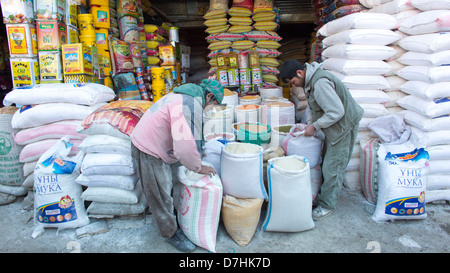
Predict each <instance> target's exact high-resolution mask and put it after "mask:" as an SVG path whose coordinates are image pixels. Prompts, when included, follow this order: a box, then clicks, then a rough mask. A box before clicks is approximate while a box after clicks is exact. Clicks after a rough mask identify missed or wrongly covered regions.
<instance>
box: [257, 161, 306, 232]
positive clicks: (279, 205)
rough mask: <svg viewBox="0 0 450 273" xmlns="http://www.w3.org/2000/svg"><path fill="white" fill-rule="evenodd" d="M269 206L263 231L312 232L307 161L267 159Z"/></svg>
mask: <svg viewBox="0 0 450 273" xmlns="http://www.w3.org/2000/svg"><path fill="white" fill-rule="evenodd" d="M267 181H268V187H269V196H270V198H269V205H268V209H267V213H266V217H265V220H264V223H263V225H262V229H263V230H264V231H281V232H298V231H304V230H308V229H312V228H313V227H314V226H315V225H314V221H313V219H312V193H311V177H310V169H309V164H308V160H307V159H306V158H304V157H301V156H296V155H293V156H286V157H277V158H272V159H269V161H268V168H267Z"/></svg>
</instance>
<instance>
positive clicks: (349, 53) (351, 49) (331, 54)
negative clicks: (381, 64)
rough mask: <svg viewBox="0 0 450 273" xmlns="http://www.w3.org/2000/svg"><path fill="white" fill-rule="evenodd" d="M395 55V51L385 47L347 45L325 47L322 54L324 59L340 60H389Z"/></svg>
mask: <svg viewBox="0 0 450 273" xmlns="http://www.w3.org/2000/svg"><path fill="white" fill-rule="evenodd" d="M396 54H397V50H396V49H395V48H393V47H390V46H385V45H348V44H338V45H333V46H330V47H327V48H325V49H324V51H323V52H322V57H325V58H341V59H347V60H375V61H384V60H389V59H390V58H392V57H394V56H395V55H396Z"/></svg>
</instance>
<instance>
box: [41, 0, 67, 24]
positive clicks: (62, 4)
mask: <svg viewBox="0 0 450 273" xmlns="http://www.w3.org/2000/svg"><path fill="white" fill-rule="evenodd" d="M34 4H35V8H34V18H35V19H36V21H38V20H58V21H60V22H65V21H66V18H65V14H66V1H61V0H35V2H34Z"/></svg>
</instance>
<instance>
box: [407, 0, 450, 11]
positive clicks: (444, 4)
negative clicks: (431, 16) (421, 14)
mask: <svg viewBox="0 0 450 273" xmlns="http://www.w3.org/2000/svg"><path fill="white" fill-rule="evenodd" d="M411 4H412V5H413V6H414V7H416V8H417V9H420V10H423V11H427V10H434V9H450V2H449V1H447V0H411Z"/></svg>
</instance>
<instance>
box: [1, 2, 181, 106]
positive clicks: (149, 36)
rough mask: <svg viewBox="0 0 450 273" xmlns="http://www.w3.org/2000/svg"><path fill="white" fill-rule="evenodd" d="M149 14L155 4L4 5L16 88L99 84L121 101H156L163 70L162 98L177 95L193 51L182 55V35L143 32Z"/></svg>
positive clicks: (153, 29)
mask: <svg viewBox="0 0 450 273" xmlns="http://www.w3.org/2000/svg"><path fill="white" fill-rule="evenodd" d="M150 6H151V4H150V2H149V1H148V0H145V1H141V0H91V1H89V2H88V3H87V2H86V1H77V0H67V1H64V5H63V4H62V2H61V1H56V0H55V1H43V0H36V1H35V2H34V5H33V1H20V2H17V3H16V2H14V1H9V0H3V1H2V11H3V20H4V23H5V24H6V29H7V37H8V45H9V52H10V56H11V58H10V62H11V63H10V65H11V74H12V78H13V86H14V87H22V86H33V85H36V84H50V83H100V84H104V85H106V86H108V87H110V88H112V89H114V91H115V92H116V95H117V97H118V98H120V99H128V100H129V99H133V100H141V99H142V100H152V98H153V96H152V94H151V90H152V89H151V77H150V69H151V67H160V66H164V67H165V68H166V69H167V70H168V71H167V73H166V74H167V75H166V76H167V77H166V78H164V79H165V83H164V85H165V88H164V92H163V93H164V94H166V93H167V92H170V90H171V89H172V88H173V86H174V85H177V84H180V83H181V67H182V66H183V67H184V68H183V69H184V70H183V71H184V73H186V72H188V71H189V56H187V58H185V60H186V62H185V63H184V64H183V65H182V64H181V51H183V52H184V53H183V54H184V55H186V54H187V55H188V54H189V48H188V47H184V49H183V50H180V48H181V47H182V46H181V45H180V43H179V39H178V28H176V27H174V26H172V25H170V24H168V23H163V25H162V26H155V25H144V15H143V13H144V9H145V13H146V14H150V15H152V14H153V11H152V10H151V9H150V8H149V7H150ZM153 15H154V14H153ZM146 26H147V27H146ZM146 29H147V30H148V31H147V30H146ZM158 31H160V33H158ZM183 76H184V77H183V79H184V82H186V81H187V74H184V75H183ZM158 96H159V97H160V94H159V95H158ZM156 97H157V96H156Z"/></svg>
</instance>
